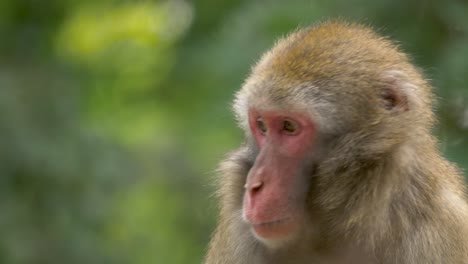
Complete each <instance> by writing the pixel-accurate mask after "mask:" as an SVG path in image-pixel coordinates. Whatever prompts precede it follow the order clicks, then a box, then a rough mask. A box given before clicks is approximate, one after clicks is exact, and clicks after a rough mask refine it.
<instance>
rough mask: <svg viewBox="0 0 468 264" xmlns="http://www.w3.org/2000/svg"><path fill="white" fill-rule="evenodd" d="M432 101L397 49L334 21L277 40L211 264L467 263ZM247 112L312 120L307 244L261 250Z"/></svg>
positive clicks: (227, 173) (257, 87)
mask: <svg viewBox="0 0 468 264" xmlns="http://www.w3.org/2000/svg"><path fill="white" fill-rule="evenodd" d="M432 99H433V98H432V92H431V88H430V86H429V85H428V84H427V83H426V81H425V80H424V79H423V77H422V75H421V74H420V72H419V71H418V70H417V69H416V68H415V67H413V66H412V65H411V63H410V62H409V60H408V58H407V57H406V55H405V54H404V53H402V52H400V51H399V49H398V47H397V46H396V45H394V44H393V43H392V42H390V41H389V40H387V39H386V38H383V37H381V36H378V35H376V34H375V33H374V32H373V31H372V30H370V29H368V28H366V27H363V26H360V25H355V24H349V23H341V22H327V23H322V24H319V25H317V26H313V27H310V28H305V29H301V30H298V31H296V32H294V33H292V34H291V35H290V36H288V37H286V38H285V39H282V40H280V41H279V42H278V43H277V44H276V46H275V47H273V49H272V50H270V51H269V52H267V53H266V54H265V55H264V56H263V57H262V59H261V60H260V62H259V63H258V64H257V65H256V66H255V67H254V68H253V70H252V74H251V76H250V77H249V78H248V79H247V80H246V82H245V84H244V86H243V88H242V89H241V90H240V91H239V93H238V94H237V98H236V101H235V104H234V109H235V111H236V115H237V117H238V121H239V123H240V126H241V127H242V128H243V129H244V130H245V133H246V142H245V143H244V145H243V146H242V147H240V148H239V149H238V150H237V151H235V152H233V153H232V154H231V155H230V156H229V158H227V159H226V160H225V161H224V162H223V163H222V164H221V166H220V174H221V177H220V179H219V197H220V218H219V223H218V226H217V228H216V231H215V233H214V235H213V238H212V241H211V243H210V246H209V251H208V254H207V257H206V261H205V263H207V264H221V263H223V264H224V263H227V264H231V263H239V264H241V263H337V264H338V263H359V264H361V263H362V264H366V263H376V264H377V263H382V264H397V263H399V264H416V263H434V264H435V263H441V264H442V263H443V264H455V263H457V264H460V263H468V205H467V202H466V195H465V188H464V183H463V180H462V177H461V176H460V174H459V172H458V169H457V168H456V167H455V166H454V165H452V164H451V163H449V162H448V161H446V160H445V159H444V158H442V157H441V156H440V154H439V151H438V149H437V143H436V140H435V139H434V138H433V136H432V135H431V133H430V130H431V127H432V125H433V119H434V118H433V113H432V106H431V102H432ZM250 107H256V108H264V109H277V110H280V111H286V112H288V111H300V112H305V113H308V114H309V115H310V116H311V119H312V120H314V122H316V123H317V125H318V135H317V139H316V140H317V141H318V144H317V146H316V149H314V150H313V151H314V155H313V159H314V162H313V163H314V167H313V171H311V172H310V174H311V175H310V179H309V180H310V182H311V188H310V190H309V195H308V200H307V208H308V211H309V220H310V223H309V225H308V226H307V227H304V232H303V233H302V236H301V237H300V238H297V239H296V240H294V241H291V242H290V243H289V244H287V245H284V246H282V247H280V248H274V249H273V248H269V247H267V246H265V245H263V244H262V243H261V242H259V241H257V240H256V239H255V237H254V236H253V235H252V234H251V231H250V228H249V226H248V224H247V223H245V222H244V221H243V220H242V218H241V211H242V197H243V194H244V188H243V186H244V184H245V180H246V176H247V173H248V171H249V169H250V168H251V167H252V165H253V163H254V161H255V156H256V154H257V152H258V150H257V149H256V147H255V145H254V144H253V142H252V141H253V140H252V136H251V135H250V131H249V129H248V125H247V122H246V120H247V119H246V115H247V111H248V109H249V108H250Z"/></svg>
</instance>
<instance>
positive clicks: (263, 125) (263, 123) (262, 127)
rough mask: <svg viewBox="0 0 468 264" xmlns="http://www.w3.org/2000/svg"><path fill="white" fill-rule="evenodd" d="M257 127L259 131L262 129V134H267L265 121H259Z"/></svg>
mask: <svg viewBox="0 0 468 264" xmlns="http://www.w3.org/2000/svg"><path fill="white" fill-rule="evenodd" d="M257 127H258V129H260V131H261V132H262V133H266V131H267V127H266V125H265V122H263V120H262V119H261V118H258V119H257Z"/></svg>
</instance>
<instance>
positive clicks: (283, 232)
mask: <svg viewBox="0 0 468 264" xmlns="http://www.w3.org/2000/svg"><path fill="white" fill-rule="evenodd" d="M293 220H294V219H293V218H291V217H285V218H281V219H277V220H272V221H265V222H261V223H255V224H252V231H253V233H254V235H255V236H256V237H257V238H258V239H260V240H262V241H275V240H278V239H280V240H282V239H284V238H287V237H289V236H290V235H291V234H293V233H294V231H295V230H296V229H297V223H295V221H293Z"/></svg>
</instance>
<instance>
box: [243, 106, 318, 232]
mask: <svg viewBox="0 0 468 264" xmlns="http://www.w3.org/2000/svg"><path fill="white" fill-rule="evenodd" d="M249 126H250V129H251V131H252V135H253V136H254V138H255V142H256V144H257V146H258V148H259V154H258V156H257V158H256V160H255V163H254V165H253V167H252V168H251V170H250V172H249V174H248V176H247V181H246V184H245V189H246V190H245V193H244V205H243V213H244V216H245V218H246V220H247V221H248V222H249V223H250V224H251V226H252V229H253V232H254V234H255V235H256V236H257V237H259V238H261V239H264V240H277V239H283V238H287V237H289V236H291V235H293V234H294V233H296V232H297V231H298V229H299V227H300V225H301V222H302V221H304V218H305V215H304V207H303V206H304V205H305V198H306V192H307V186H308V185H307V175H303V168H301V167H302V166H303V164H304V162H305V158H306V157H308V153H310V152H311V149H312V147H313V138H314V135H315V127H314V124H313V123H312V121H311V120H310V118H309V117H307V116H305V115H301V114H298V113H283V112H279V111H257V110H254V109H252V110H250V111H249Z"/></svg>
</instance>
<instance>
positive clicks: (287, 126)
mask: <svg viewBox="0 0 468 264" xmlns="http://www.w3.org/2000/svg"><path fill="white" fill-rule="evenodd" d="M283 130H284V131H286V132H287V133H294V132H296V130H297V124H296V123H294V122H292V121H290V120H284V122H283Z"/></svg>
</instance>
